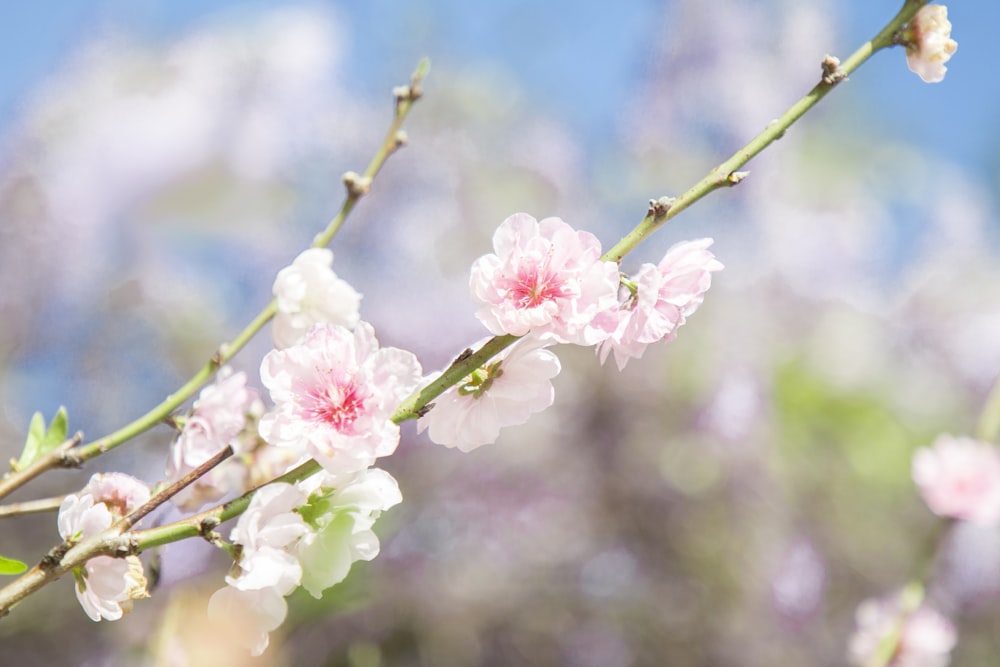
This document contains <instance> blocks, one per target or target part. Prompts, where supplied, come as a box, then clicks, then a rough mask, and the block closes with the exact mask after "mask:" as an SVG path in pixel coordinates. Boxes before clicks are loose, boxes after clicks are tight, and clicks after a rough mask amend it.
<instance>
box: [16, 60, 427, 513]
mask: <svg viewBox="0 0 1000 667" xmlns="http://www.w3.org/2000/svg"><path fill="white" fill-rule="evenodd" d="M429 69H430V62H429V61H428V60H427V59H426V58H425V59H423V60H421V61H420V63H419V64H418V65H417V68H416V70H415V71H414V73H413V75H412V76H411V78H410V84H409V86H401V87H399V88H397V89H396V90H395V91H394V93H395V95H396V107H395V113H394V115H393V120H392V123H391V124H390V126H389V130H388V132H387V133H386V137H385V139H384V140H383V142H382V145H381V146H380V147H379V149H378V151H377V152H376V153H375V156H374V157H373V158H372V160H371V162H370V163H369V165H368V168H367V169H366V170H365V173H364V174H363V175H362V176H356V175H355V176H353V177H352V178H347V177H345V184H346V185H347V195H346V197H345V200H344V204H343V206H341V209H340V212H339V213H338V214H337V215H336V217H334V219H333V220H332V221H331V222H330V223H329V224H328V225H327V227H326V229H325V230H324V231H323V232H322V233H320V234H319V235H317V236H316V238H315V239H314V240H313V244H312V245H313V247H323V246H326V245H328V244H329V243H330V241H331V240H332V239H333V237H334V236H335V235H336V234H337V232H338V231H339V230H340V227H341V226H342V225H343V224H344V222H345V221H346V219H347V216H348V215H349V214H350V213H351V211H352V210H353V209H354V206H355V205H356V204H357V202H358V201H359V200H360V199H361V197H362V196H364V194H365V193H367V192H368V189H369V188H370V186H371V182H372V180H373V179H374V178H375V176H376V175H377V174H378V172H379V171H380V170H381V169H382V166H383V165H384V164H385V162H386V160H388V158H389V156H391V155H392V154H393V153H395V152H396V151H397V150H398V149H399V148H401V147H402V146H403V145H405V143H406V137H405V135H404V134H403V132H402V130H401V129H400V128H401V127H402V125H403V121H405V120H406V117H407V115H408V114H409V112H410V109H411V108H412V107H413V104H414V103H415V102H416V101H417V100H419V99H420V97H421V95H422V93H423V91H422V84H423V80H424V77H426V75H427V73H428V71H429ZM277 310H278V304H277V300H276V299H273V298H272V299H271V301H270V302H269V303H268V304H267V305H266V306H265V307H264V309H263V310H261V311H260V313H258V314H257V316H256V317H255V318H254V319H253V321H251V322H250V324H248V325H247V326H246V327H245V328H244V329H243V331H241V332H240V334H239V335H238V336H236V338H234V339H233V340H231V341H230V342H228V343H223V344H222V345H221V346H219V349H218V350H217V351H216V353H215V355H214V356H213V357H212V358H211V359H209V360H208V361H207V362H206V363H205V365H204V366H202V367H201V368H200V369H199V370H198V372H197V373H195V374H194V376H192V377H191V379H190V380H188V381H187V382H186V383H185V384H184V385H183V386H181V387H180V388H179V389H178V390H177V391H175V392H174V393H173V394H171V395H169V396H167V398H166V399H164V401H163V402H162V403H160V404H159V405H157V406H156V407H154V408H153V409H152V410H150V411H149V412H147V413H146V414H144V415H142V416H141V417H139V418H138V419H136V420H134V421H132V422H131V423H129V424H126V425H125V426H123V427H121V428H120V429H118V430H117V431H114V432H113V433H110V434H108V435H105V436H103V437H102V438H99V439H97V440H94V441H93V442H89V443H87V444H84V445H81V446H79V447H75V448H72V449H71V450H68V451H67V450H64V449H63V448H62V447H60V448H58V449H56V450H54V451H53V452H51V453H49V454H48V455H46V456H44V457H42V458H40V459H39V460H38V461H36V462H35V463H33V464H32V465H31V466H29V467H28V468H25V469H24V470H22V471H18V472H14V473H11V474H10V475H7V476H6V477H4V478H3V479H0V499H2V498H5V497H6V496H7V495H9V494H10V493H12V492H13V491H15V490H16V489H18V488H20V487H21V486H23V485H25V484H27V483H28V482H29V481H31V480H32V479H34V478H35V477H37V476H39V475H41V474H42V473H44V472H46V471H48V470H51V469H53V468H65V467H79V466H80V465H82V464H83V463H85V462H86V461H89V460H90V459H92V458H94V457H96V456H99V455H101V454H103V453H105V452H108V451H111V450H112V449H114V448H115V447H118V446H119V445H121V444H122V443H125V442H127V441H129V440H131V439H132V438H134V437H135V436H137V435H139V434H140V433H144V432H145V431H147V430H149V429H151V428H152V427H154V426H156V425H157V424H159V423H161V422H163V421H164V420H167V419H168V418H169V417H170V414H171V413H172V412H173V411H174V410H176V409H177V408H179V407H180V406H181V405H182V404H183V403H184V402H185V401H187V400H188V399H189V398H191V397H192V396H194V395H195V393H197V392H198V390H199V389H201V388H202V387H203V386H205V384H207V383H208V382H209V380H211V379H212V376H213V375H215V372H216V371H217V370H219V368H220V367H221V366H222V365H223V364H225V363H227V362H228V361H229V360H231V359H232V358H233V357H234V356H235V355H236V353H237V352H239V351H240V350H241V349H243V347H244V346H245V345H246V344H247V343H248V342H249V341H250V339H251V338H253V336H254V335H256V334H257V332H258V331H260V330H261V329H262V328H263V327H264V326H265V325H266V324H267V323H268V322H269V321H270V320H271V319H272V318H273V317H274V315H275V313H276V312H277ZM76 444H78V442H77V443H76Z"/></svg>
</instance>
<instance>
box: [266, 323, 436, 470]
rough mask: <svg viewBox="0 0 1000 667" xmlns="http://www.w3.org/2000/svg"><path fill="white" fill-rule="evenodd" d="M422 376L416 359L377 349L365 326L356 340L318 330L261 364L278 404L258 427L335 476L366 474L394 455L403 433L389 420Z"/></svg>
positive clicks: (326, 327)
mask: <svg viewBox="0 0 1000 667" xmlns="http://www.w3.org/2000/svg"><path fill="white" fill-rule="evenodd" d="M420 373H421V371H420V363H419V362H418V361H417V358H416V357H415V356H414V355H413V354H411V353H410V352H406V351H404V350H399V349H396V348H382V349H379V346H378V341H377V340H376V339H375V331H374V329H372V327H371V325H370V324H368V323H366V322H361V323H359V324H358V327H357V328H356V329H355V331H354V332H353V333H351V332H350V331H348V330H347V329H345V328H344V327H341V326H335V325H331V324H317V325H314V326H313V327H312V328H311V329H310V330H309V331H308V332H307V333H306V336H305V339H304V340H303V341H302V343H301V344H299V345H295V346H292V347H289V348H287V349H284V350H272V351H271V352H269V353H268V354H267V356H265V357H264V360H263V362H262V363H261V367H260V375H261V380H262V381H263V383H264V386H266V387H267V388H268V390H269V391H270V393H271V398H272V400H273V401H274V403H275V407H274V409H273V410H272V411H270V412H268V413H266V414H265V415H264V416H263V417H262V418H261V420H260V427H259V428H260V434H261V437H263V438H264V439H265V440H267V441H268V442H269V443H270V444H272V445H275V446H279V447H292V448H295V449H296V450H297V451H298V452H300V453H306V454H308V455H309V456H312V457H313V458H315V459H316V460H317V461H319V462H320V463H321V464H322V465H323V466H324V467H325V468H326V469H327V470H329V471H330V472H332V473H343V472H354V471H357V470H364V469H365V468H367V467H369V466H370V465H371V464H372V463H374V461H375V459H376V458H378V457H379V456H387V455H389V454H392V453H393V452H394V451H395V450H396V446H397V445H398V444H399V426H397V425H396V424H395V423H393V422H392V421H390V417H391V416H392V413H393V412H394V411H395V409H396V407H397V406H398V405H399V403H400V402H401V401H402V400H403V399H404V398H405V397H406V396H408V395H409V394H410V392H411V391H412V390H413V389H415V388H416V386H417V384H419V382H420Z"/></svg>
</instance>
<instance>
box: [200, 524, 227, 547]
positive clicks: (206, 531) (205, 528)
mask: <svg viewBox="0 0 1000 667" xmlns="http://www.w3.org/2000/svg"><path fill="white" fill-rule="evenodd" d="M220 523H222V522H221V521H219V517H216V516H209V517H205V518H204V519H202V520H201V523H200V524H198V533H199V534H200V535H201V536H202V537H203V538H204V539H205V541H206V542H208V543H209V544H211V545H212V546H214V547H219V548H220V549H221V548H223V544H222V535H220V534H219V533H218V532H217V531H216V530H215V529H216V528H218V527H219V524H220Z"/></svg>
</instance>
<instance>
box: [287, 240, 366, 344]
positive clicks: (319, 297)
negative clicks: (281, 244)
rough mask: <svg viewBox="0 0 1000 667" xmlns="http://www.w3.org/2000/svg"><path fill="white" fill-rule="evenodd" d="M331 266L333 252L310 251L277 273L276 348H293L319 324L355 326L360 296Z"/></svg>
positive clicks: (311, 249) (349, 327)
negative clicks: (311, 328)
mask: <svg viewBox="0 0 1000 667" xmlns="http://www.w3.org/2000/svg"><path fill="white" fill-rule="evenodd" d="M332 266H333V251H331V250H329V249H327V248H309V249H308V250H305V251H303V252H302V253H301V254H300V255H299V256H298V257H296V258H295V261H293V262H292V264H291V266H286V267H285V268H283V269H282V270H281V271H279V272H278V276H277V277H276V278H275V279H274V288H273V291H274V296H275V297H276V298H277V301H278V312H277V313H276V314H275V316H274V323H273V324H272V328H271V336H272V338H273V339H274V346H275V347H277V348H278V349H283V348H286V347H290V346H292V345H295V344H296V343H298V342H299V341H301V340H302V337H303V336H304V335H305V333H306V331H307V330H308V329H309V327H311V326H312V325H314V324H317V323H320V322H326V323H329V324H339V325H340V326H343V327H346V328H348V329H353V328H354V327H355V326H357V324H358V321H359V319H360V316H359V314H358V308H359V307H360V305H361V295H360V294H358V293H357V292H356V291H355V290H354V288H353V287H351V286H350V285H349V284H348V283H347V282H345V281H344V280H341V279H340V278H338V277H337V274H336V273H334V272H333V268H332Z"/></svg>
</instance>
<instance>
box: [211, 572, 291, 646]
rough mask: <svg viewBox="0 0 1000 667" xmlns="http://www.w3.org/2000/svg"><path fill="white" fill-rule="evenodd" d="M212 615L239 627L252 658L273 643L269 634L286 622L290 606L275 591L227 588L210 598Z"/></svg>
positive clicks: (240, 637) (239, 634) (269, 589)
mask: <svg viewBox="0 0 1000 667" xmlns="http://www.w3.org/2000/svg"><path fill="white" fill-rule="evenodd" d="M208 613H209V615H210V616H212V617H214V618H219V619H224V620H226V621H227V622H230V623H231V626H232V627H235V628H238V629H239V632H238V633H237V637H238V638H239V639H240V640H242V642H243V646H244V647H246V648H247V649H249V650H250V654H251V655H260V654H262V653H263V652H264V650H265V649H266V648H267V645H268V644H269V643H270V637H269V633H270V632H273V631H274V630H277V629H278V627H279V626H280V625H281V624H282V623H283V622H284V621H285V616H286V615H288V603H287V602H285V597H284V596H283V595H282V594H281V593H279V592H277V591H276V590H275V589H273V588H261V589H255V590H243V589H239V588H234V587H233V586H225V587H223V588H220V589H219V590H217V591H215V593H213V594H212V597H211V598H209V600H208Z"/></svg>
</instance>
